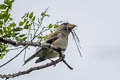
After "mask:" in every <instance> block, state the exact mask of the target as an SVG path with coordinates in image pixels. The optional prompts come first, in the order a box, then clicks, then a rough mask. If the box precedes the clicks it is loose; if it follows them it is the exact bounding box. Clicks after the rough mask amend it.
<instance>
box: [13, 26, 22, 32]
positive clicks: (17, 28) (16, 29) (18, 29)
mask: <svg viewBox="0 0 120 80" xmlns="http://www.w3.org/2000/svg"><path fill="white" fill-rule="evenodd" d="M22 30H23V28H20V27H16V28H14V29H13V31H22Z"/></svg>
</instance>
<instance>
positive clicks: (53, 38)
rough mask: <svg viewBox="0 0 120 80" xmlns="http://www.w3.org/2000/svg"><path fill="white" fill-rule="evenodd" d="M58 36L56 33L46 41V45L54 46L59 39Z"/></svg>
mask: <svg viewBox="0 0 120 80" xmlns="http://www.w3.org/2000/svg"><path fill="white" fill-rule="evenodd" d="M58 34H59V33H56V32H55V33H54V34H52V35H51V36H49V37H48V39H46V40H45V42H46V43H49V44H52V43H53V42H54V41H55V40H57V39H58Z"/></svg>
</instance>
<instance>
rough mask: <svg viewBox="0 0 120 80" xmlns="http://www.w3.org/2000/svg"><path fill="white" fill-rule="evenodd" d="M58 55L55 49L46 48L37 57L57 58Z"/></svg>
mask: <svg viewBox="0 0 120 80" xmlns="http://www.w3.org/2000/svg"><path fill="white" fill-rule="evenodd" d="M58 56H59V53H58V52H56V51H54V50H53V49H48V48H46V49H44V50H42V51H41V52H40V53H39V54H38V56H37V57H40V58H45V59H49V58H56V57H58Z"/></svg>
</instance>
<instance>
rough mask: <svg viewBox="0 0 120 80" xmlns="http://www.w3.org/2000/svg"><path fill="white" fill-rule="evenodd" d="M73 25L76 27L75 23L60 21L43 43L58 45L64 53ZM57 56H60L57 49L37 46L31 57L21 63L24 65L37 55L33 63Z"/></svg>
mask: <svg viewBox="0 0 120 80" xmlns="http://www.w3.org/2000/svg"><path fill="white" fill-rule="evenodd" d="M75 27H76V25H75V24H70V23H62V24H60V25H59V27H58V28H57V30H56V31H55V32H54V33H53V34H51V35H50V36H49V37H48V38H47V39H46V40H45V41H44V42H43V43H48V44H50V45H53V46H56V47H59V48H61V49H63V50H62V53H64V52H65V50H66V48H67V45H68V36H69V34H70V32H71V31H72V30H73V28H75ZM59 56H60V54H59V53H58V52H57V51H55V50H53V49H52V48H47V47H45V48H41V47H39V48H37V50H36V52H35V54H33V55H32V56H31V57H29V58H28V59H27V60H25V62H24V64H23V65H25V64H26V63H28V62H29V61H31V60H32V59H34V58H35V57H38V59H37V60H36V61H35V63H39V62H42V61H44V60H46V59H52V58H56V57H59Z"/></svg>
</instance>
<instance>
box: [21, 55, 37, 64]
mask: <svg viewBox="0 0 120 80" xmlns="http://www.w3.org/2000/svg"><path fill="white" fill-rule="evenodd" d="M34 57H36V54H33V55H32V56H31V57H29V58H28V59H27V60H25V62H24V64H23V66H24V65H25V64H26V63H28V62H29V61H31V60H32V59H33V58H34Z"/></svg>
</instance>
